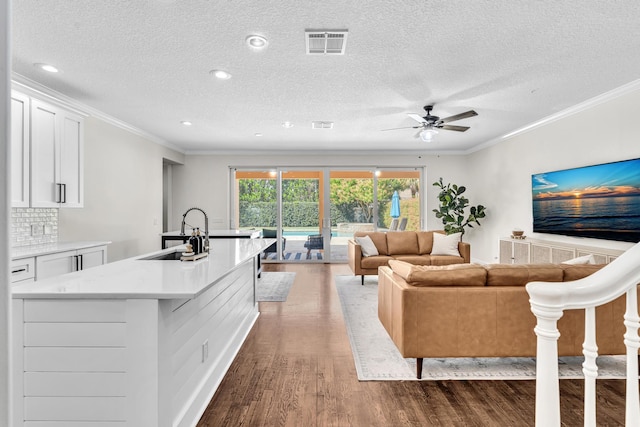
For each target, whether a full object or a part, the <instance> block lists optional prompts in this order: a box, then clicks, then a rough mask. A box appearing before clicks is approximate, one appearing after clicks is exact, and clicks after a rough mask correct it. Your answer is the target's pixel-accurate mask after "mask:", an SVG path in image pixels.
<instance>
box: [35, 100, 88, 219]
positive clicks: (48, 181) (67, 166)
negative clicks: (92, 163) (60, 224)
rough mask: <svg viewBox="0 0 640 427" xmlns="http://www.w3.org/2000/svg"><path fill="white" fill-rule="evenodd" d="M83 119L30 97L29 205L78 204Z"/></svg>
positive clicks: (81, 182) (81, 178)
mask: <svg viewBox="0 0 640 427" xmlns="http://www.w3.org/2000/svg"><path fill="white" fill-rule="evenodd" d="M83 135H84V119H83V118H82V117H81V116H79V115H76V114H73V113H71V112H69V111H66V110H64V109H62V108H59V107H57V106H54V105H51V104H47V103H45V102H42V101H39V100H36V99H31V207H82V206H83V203H84V198H83V193H84V191H83V190H84V189H83V140H84V138H83Z"/></svg>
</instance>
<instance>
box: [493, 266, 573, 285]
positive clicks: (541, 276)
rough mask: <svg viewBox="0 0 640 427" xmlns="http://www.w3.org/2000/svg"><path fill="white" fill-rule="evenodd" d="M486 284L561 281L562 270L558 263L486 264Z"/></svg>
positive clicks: (524, 283)
mask: <svg viewBox="0 0 640 427" xmlns="http://www.w3.org/2000/svg"><path fill="white" fill-rule="evenodd" d="M485 268H486V269H487V286H524V285H526V284H527V283H529V282H562V279H563V277H564V270H563V268H562V266H560V265H558V264H519V265H512V264H490V265H486V266H485Z"/></svg>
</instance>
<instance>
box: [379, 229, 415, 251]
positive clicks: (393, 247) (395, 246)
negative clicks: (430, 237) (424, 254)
mask: <svg viewBox="0 0 640 427" xmlns="http://www.w3.org/2000/svg"><path fill="white" fill-rule="evenodd" d="M387 250H388V252H387V254H388V255H392V256H393V255H399V254H416V255H417V254H418V236H416V232H415V231H391V232H389V233H387Z"/></svg>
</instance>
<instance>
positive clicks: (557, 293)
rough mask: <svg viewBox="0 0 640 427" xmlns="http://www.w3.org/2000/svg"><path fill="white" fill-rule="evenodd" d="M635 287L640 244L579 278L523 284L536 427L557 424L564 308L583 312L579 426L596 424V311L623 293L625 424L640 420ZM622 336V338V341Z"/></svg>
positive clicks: (639, 343)
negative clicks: (531, 318)
mask: <svg viewBox="0 0 640 427" xmlns="http://www.w3.org/2000/svg"><path fill="white" fill-rule="evenodd" d="M639 283H640V243H638V244H636V245H635V246H633V247H631V248H630V249H629V250H627V251H626V252H625V253H623V254H622V255H621V256H620V257H618V258H617V259H615V260H614V261H613V262H611V263H610V264H608V265H606V266H605V267H603V268H602V269H601V270H598V271H597V272H595V273H593V274H592V275H590V276H587V277H585V278H583V279H579V280H575V281H572V282H564V283H562V286H559V285H558V283H548V282H531V283H528V284H527V292H528V293H529V297H530V299H529V302H530V303H531V311H532V312H533V314H535V316H536V318H537V319H538V320H537V325H536V327H535V329H534V331H535V333H536V336H537V345H538V347H537V363H536V409H535V417H536V418H535V425H536V427H559V426H560V383H559V378H558V338H559V337H560V332H559V331H558V319H560V317H562V314H563V312H564V310H576V309H584V310H585V340H584V343H583V345H582V348H583V354H584V363H583V364H582V372H583V373H584V381H585V388H584V390H585V392H584V425H585V426H589V427H591V426H594V427H595V425H596V389H595V387H596V378H597V376H598V366H597V363H596V359H597V357H598V347H597V344H596V327H595V325H596V307H598V306H600V305H603V304H606V303H608V302H610V301H613V300H614V299H616V298H618V297H619V296H621V295H623V294H626V301H627V306H626V312H625V315H624V319H620V321H621V322H624V325H625V327H626V332H625V334H624V344H625V346H626V349H627V370H626V377H627V384H626V410H625V420H626V424H627V425H628V426H631V425H637V422H638V420H640V399H639V396H638V348H640V338H639V337H638V328H639V327H640V317H639V316H638V299H637V292H638V291H637V287H638V284H639ZM621 338H622V337H621Z"/></svg>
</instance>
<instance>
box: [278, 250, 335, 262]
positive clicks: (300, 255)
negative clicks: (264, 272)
mask: <svg viewBox="0 0 640 427" xmlns="http://www.w3.org/2000/svg"><path fill="white" fill-rule="evenodd" d="M282 258H283V259H285V260H286V261H304V260H307V259H322V252H311V255H310V256H309V258H307V253H306V252H285V253H284V255H283V257H282ZM267 259H268V260H272V261H273V260H277V259H278V255H277V254H276V253H269V254H268V255H267Z"/></svg>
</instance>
